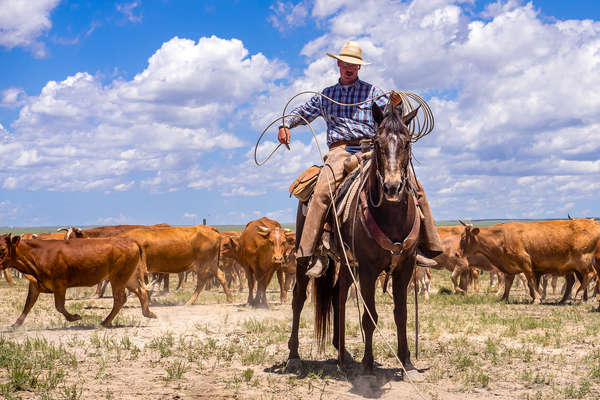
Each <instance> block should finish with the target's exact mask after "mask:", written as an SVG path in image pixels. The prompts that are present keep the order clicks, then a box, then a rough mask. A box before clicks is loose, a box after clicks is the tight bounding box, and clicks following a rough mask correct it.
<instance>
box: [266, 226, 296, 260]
mask: <svg viewBox="0 0 600 400" xmlns="http://www.w3.org/2000/svg"><path fill="white" fill-rule="evenodd" d="M289 231H290V230H289V229H283V228H279V227H275V228H267V227H266V226H259V227H258V234H259V235H261V236H262V237H264V238H265V239H267V240H268V241H269V242H270V243H271V248H272V249H273V257H272V261H273V263H275V264H283V263H284V262H285V260H286V257H285V255H286V248H287V237H286V234H287V233H288V232H289Z"/></svg>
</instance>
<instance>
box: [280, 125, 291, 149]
mask: <svg viewBox="0 0 600 400" xmlns="http://www.w3.org/2000/svg"><path fill="white" fill-rule="evenodd" d="M277 140H279V143H281V144H285V147H287V149H288V150H289V149H290V146H289V144H290V130H289V128H286V127H284V126H280V127H279V133H278V134H277Z"/></svg>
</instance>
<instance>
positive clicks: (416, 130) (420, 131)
mask: <svg viewBox="0 0 600 400" xmlns="http://www.w3.org/2000/svg"><path fill="white" fill-rule="evenodd" d="M308 93H310V94H316V95H319V96H321V97H324V98H326V99H327V100H329V101H331V102H333V103H335V104H338V105H341V106H348V107H352V106H357V105H361V104H364V103H366V102H368V101H374V100H376V99H378V98H380V97H383V96H387V95H389V94H391V93H392V92H391V91H390V92H386V93H383V94H381V95H379V96H376V97H372V98H368V99H366V100H364V101H361V102H359V103H352V104H347V103H340V102H338V101H335V100H333V99H331V98H330V97H327V96H325V95H324V94H322V93H319V92H315V91H311V90H306V91H303V92H300V93H298V94H296V95H295V96H293V97H292V98H291V99H290V100H289V101H288V102H287V103H286V105H285V107H284V109H283V115H282V116H281V117H278V118H276V119H274V120H273V121H272V122H271V123H270V124H269V125H267V127H266V128H265V129H264V130H263V132H262V133H261V134H260V136H259V138H258V140H257V141H256V145H255V146H254V162H255V163H256V165H258V166H262V165H264V164H265V163H266V162H267V161H268V160H269V159H270V158H271V156H272V155H273V154H274V153H275V152H276V151H277V150H278V149H279V147H281V145H282V143H279V145H277V147H275V149H274V150H273V151H272V152H271V153H270V154H269V155H268V156H267V157H266V158H265V159H264V160H263V161H262V162H259V161H258V160H257V157H256V152H257V150H258V146H259V145H260V142H261V140H262V138H263V136H264V135H265V133H266V132H267V130H268V129H269V128H270V127H271V126H273V124H274V123H275V122H277V121H280V120H283V121H285V118H287V117H291V116H298V117H300V118H301V119H302V120H303V121H304V123H305V124H306V125H308V127H309V128H310V130H311V133H312V135H313V138H314V140H315V144H316V145H317V150H318V151H319V156H320V157H321V160H322V161H323V164H325V159H324V156H323V152H322V151H321V146H319V141H318V140H317V135H316V133H315V130H314V129H313V127H312V125H311V124H310V122H309V121H308V120H307V119H306V118H304V117H303V116H302V115H300V114H295V113H291V114H286V111H287V107H288V106H289V104H290V103H291V102H292V100H294V99H295V98H296V97H298V96H300V95H303V94H308ZM396 93H397V94H399V95H400V97H401V99H402V105H403V106H402V110H403V115H407V114H408V113H409V112H411V111H412V110H414V109H415V106H414V105H413V104H412V101H415V102H416V103H417V106H420V107H421V110H422V111H423V120H422V121H419V120H418V118H417V117H416V118H413V120H412V121H411V123H410V125H409V126H408V129H409V131H410V134H411V142H413V143H414V142H416V141H417V140H419V139H420V138H422V137H424V136H426V135H428V134H429V133H430V132H431V131H432V130H433V127H434V118H433V113H432V112H431V108H429V105H428V104H427V102H426V101H425V100H424V99H423V98H422V97H420V96H419V95H417V94H415V93H412V92H396ZM411 100H412V101H411ZM284 125H285V124H284ZM327 186H328V189H329V197H330V199H331V206H332V208H333V215H334V218H337V214H338V212H337V207H336V205H335V201H334V198H333V189H332V184H331V179H330V178H329V175H327ZM335 226H336V232H337V234H338V238H339V240H340V243H343V237H342V232H341V230H340V224H339V221H337V223H336V224H335ZM342 253H343V254H344V261H345V263H346V267H347V268H348V272H349V273H350V276H351V277H352V281H353V283H354V285H355V287H356V288H358V283H357V280H356V276H355V275H354V273H353V272H352V268H351V267H350V261H349V259H348V255H347V253H346V249H345V248H344V246H342ZM356 294H357V297H359V298H360V301H361V302H362V304H363V308H364V309H365V311H366V312H367V314H368V315H369V318H370V319H371V322H372V323H373V326H374V327H375V331H376V332H377V333H378V335H379V336H380V337H381V339H382V340H383V341H384V343H385V344H386V345H387V347H388V348H389V349H390V351H391V352H392V354H394V356H395V357H396V360H397V361H398V363H399V365H400V368H402V370H403V371H404V376H405V377H406V378H407V379H408V381H409V383H410V384H411V385H412V386H413V388H414V389H415V391H416V392H417V394H418V395H419V397H421V398H422V399H425V396H424V395H423V393H421V391H420V390H419V388H418V387H417V385H416V384H415V382H413V380H412V379H411V378H410V376H409V375H408V371H406V369H405V368H404V365H403V364H402V361H401V360H400V358H399V357H398V354H397V353H396V352H395V351H394V348H393V347H392V345H391V344H390V343H389V342H388V340H387V337H386V336H385V335H384V334H383V332H382V331H381V329H380V328H379V327H378V326H377V323H376V322H375V318H374V317H373V314H372V313H371V310H369V307H367V303H366V302H365V300H364V298H363V297H362V293H361V292H360V290H357V291H356Z"/></svg>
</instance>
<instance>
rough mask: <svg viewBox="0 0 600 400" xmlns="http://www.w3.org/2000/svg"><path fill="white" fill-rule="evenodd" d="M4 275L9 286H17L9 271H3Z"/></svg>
mask: <svg viewBox="0 0 600 400" xmlns="http://www.w3.org/2000/svg"><path fill="white" fill-rule="evenodd" d="M2 273H3V274H4V279H6V282H8V284H9V285H14V284H15V281H13V279H12V278H11V277H10V274H9V273H8V270H7V269H5V270H3V271H2Z"/></svg>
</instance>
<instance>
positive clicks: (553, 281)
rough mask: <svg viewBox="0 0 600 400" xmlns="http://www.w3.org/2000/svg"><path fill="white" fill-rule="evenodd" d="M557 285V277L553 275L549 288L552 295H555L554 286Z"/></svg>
mask: <svg viewBox="0 0 600 400" xmlns="http://www.w3.org/2000/svg"><path fill="white" fill-rule="evenodd" d="M557 284H558V276H556V275H553V276H552V280H551V281H550V286H552V294H553V295H555V294H556V285H557Z"/></svg>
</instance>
